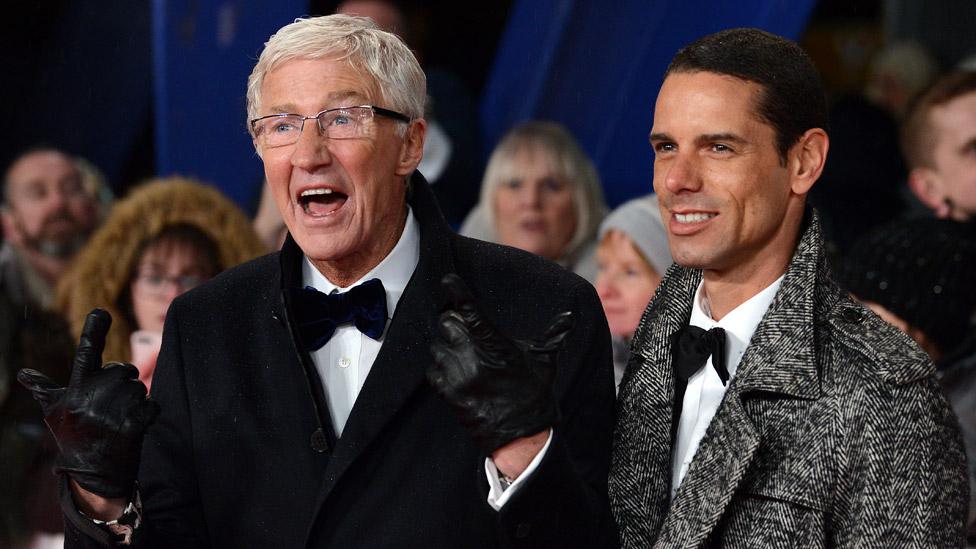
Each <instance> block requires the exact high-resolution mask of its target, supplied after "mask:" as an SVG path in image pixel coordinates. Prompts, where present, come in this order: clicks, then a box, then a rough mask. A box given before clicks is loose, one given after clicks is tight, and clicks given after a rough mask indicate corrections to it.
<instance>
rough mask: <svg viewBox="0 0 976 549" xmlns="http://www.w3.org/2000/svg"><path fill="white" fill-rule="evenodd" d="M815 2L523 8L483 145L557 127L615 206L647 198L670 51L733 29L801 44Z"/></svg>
mask: <svg viewBox="0 0 976 549" xmlns="http://www.w3.org/2000/svg"><path fill="white" fill-rule="evenodd" d="M814 4H815V2H814V0H740V1H738V2H715V1H713V0H689V1H682V2H674V1H663V0H654V1H648V0H615V1H613V2H598V1H596V0H518V1H517V2H516V3H515V5H514V7H513V9H512V13H511V15H510V17H509V20H508V26H507V28H506V29H505V33H504V35H503V36H502V40H501V42H500V44H499V49H498V54H497V56H496V58H495V64H494V67H493V69H492V72H491V75H490V78H489V80H488V84H487V85H486V87H485V91H484V94H483V97H482V102H481V123H482V131H483V136H484V139H483V142H484V143H485V146H486V147H489V148H490V147H492V146H493V145H494V144H495V143H497V142H498V140H499V138H500V137H501V136H502V135H503V134H504V133H505V132H506V131H507V130H508V129H509V128H511V127H512V126H513V125H514V124H516V123H518V122H520V121H523V120H527V119H544V120H555V121H557V122H560V123H562V124H564V125H566V126H567V127H568V128H569V129H570V131H572V132H573V134H574V135H575V136H576V138H577V139H578V140H579V141H580V143H581V145H582V146H583V148H584V149H585V150H586V151H587V152H588V153H589V154H590V155H591V156H592V157H593V160H594V162H595V163H596V166H597V169H598V171H599V172H600V176H601V178H602V179H603V186H604V189H605V190H606V194H607V200H608V201H609V202H610V204H611V205H616V204H619V203H620V202H622V201H624V200H626V199H628V198H632V197H634V196H637V195H640V194H645V193H648V192H650V190H651V164H652V162H653V156H652V154H651V149H650V146H649V145H648V142H647V135H648V132H649V131H650V128H651V125H652V118H653V110H654V101H655V98H656V97H657V90H658V88H659V87H660V86H661V76H662V74H663V73H664V70H665V69H666V68H667V64H668V62H669V61H670V59H671V57H672V56H673V55H674V53H675V52H676V51H677V50H678V49H679V48H681V47H682V46H684V45H686V44H688V43H689V42H691V41H693V40H694V39H696V38H698V37H701V36H703V35H705V34H709V33H711V32H715V31H718V30H722V29H726V28H733V27H759V28H762V29H765V30H767V31H770V32H773V33H776V34H780V35H783V36H787V37H790V38H793V39H796V38H797V37H798V36H799V34H800V32H801V31H802V30H803V28H804V26H805V25H806V21H807V18H808V17H809V15H810V12H811V10H812V9H813V6H814ZM487 152H488V151H486V153H487Z"/></svg>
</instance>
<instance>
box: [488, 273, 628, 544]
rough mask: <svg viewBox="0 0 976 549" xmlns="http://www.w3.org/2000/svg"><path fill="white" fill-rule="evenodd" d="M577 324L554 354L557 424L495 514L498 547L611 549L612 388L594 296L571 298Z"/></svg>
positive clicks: (588, 292) (580, 290) (584, 287)
mask: <svg viewBox="0 0 976 549" xmlns="http://www.w3.org/2000/svg"><path fill="white" fill-rule="evenodd" d="M574 310H575V312H576V319H577V320H576V324H575V326H574V328H573V331H572V332H571V334H570V336H569V337H568V338H567V344H566V347H565V348H564V349H563V351H562V352H561V356H560V359H559V360H560V363H559V374H558V376H557V381H556V394H557V398H558V399H559V406H560V416H561V417H560V423H559V425H557V426H556V427H555V429H554V430H553V440H552V443H551V445H550V447H549V450H548V452H547V453H546V455H545V457H544V458H543V460H542V462H541V463H540V465H539V468H538V469H536V470H535V472H534V473H533V474H532V476H531V477H530V478H529V479H527V482H526V484H525V485H524V486H523V487H522V488H521V490H519V492H518V493H517V494H515V495H514V496H513V497H512V499H511V500H510V501H509V502H508V503H506V505H505V506H504V507H503V508H502V510H501V512H500V513H499V515H500V516H499V528H500V533H499V534H500V539H501V546H502V547H527V548H528V547H616V545H617V541H616V530H615V527H614V522H613V518H612V516H611V514H610V506H609V500H608V497H607V476H608V474H609V467H610V449H611V441H612V437H613V418H614V389H613V360H612V356H611V347H610V333H609V330H608V328H607V322H606V318H605V316H604V314H603V309H602V307H601V306H600V302H599V300H598V299H597V297H596V292H595V291H594V290H593V288H592V287H591V286H590V285H589V284H580V285H579V286H577V291H576V292H575V309H574Z"/></svg>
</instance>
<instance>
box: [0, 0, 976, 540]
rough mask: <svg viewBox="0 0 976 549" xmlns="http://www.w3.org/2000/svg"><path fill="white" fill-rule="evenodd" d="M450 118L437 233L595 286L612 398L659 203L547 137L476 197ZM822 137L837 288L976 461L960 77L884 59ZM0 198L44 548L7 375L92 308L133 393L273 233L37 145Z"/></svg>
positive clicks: (661, 266) (26, 501)
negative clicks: (925, 387) (617, 183)
mask: <svg viewBox="0 0 976 549" xmlns="http://www.w3.org/2000/svg"><path fill="white" fill-rule="evenodd" d="M378 4H381V5H378ZM340 9H346V10H347V11H352V12H356V13H364V14H366V15H371V16H373V17H374V18H375V19H376V20H377V21H379V22H380V24H381V25H386V26H387V28H389V29H390V30H393V31H396V30H397V29H398V28H399V27H400V26H402V24H403V23H402V21H401V19H399V18H398V15H397V14H396V13H395V12H389V11H387V12H382V13H380V12H371V13H367V12H366V10H374V9H382V10H389V9H390V5H389V4H384V3H382V2H380V3H375V2H347V3H345V5H344V7H341V8H340ZM357 10H359V11H357ZM437 93H438V92H437V89H435V88H434V87H432V90H431V94H432V95H436V94H437ZM431 99H432V100H431V105H435V106H437V107H442V106H446V105H448V104H449V102H450V97H436V96H434V97H432V98H431ZM449 112H451V110H450V109H448V108H446V107H445V108H442V109H439V110H437V112H431V113H430V118H429V120H428V121H429V123H430V129H429V131H428V136H429V139H428V143H427V147H426V148H425V151H424V164H421V167H420V171H421V172H422V173H423V174H424V175H425V176H426V177H427V178H428V179H429V180H430V181H431V182H432V183H434V186H433V188H434V189H435V192H436V193H437V195H438V200H439V201H440V202H441V207H442V209H443V210H444V211H445V213H446V214H447V217H448V219H449V220H451V221H453V222H454V224H455V225H456V226H459V227H460V233H461V234H463V235H465V236H470V237H473V238H477V239H482V240H488V241H492V242H497V243H501V244H505V245H509V246H513V247H517V248H521V249H523V250H526V251H529V252H531V253H534V254H537V255H539V256H541V257H544V258H546V259H548V260H551V261H554V262H556V263H558V264H560V265H562V266H564V267H565V268H566V269H570V270H572V271H574V272H576V273H577V274H579V275H580V276H582V277H583V278H585V279H587V280H589V281H590V282H592V283H593V285H594V286H595V287H596V289H597V292H598V295H599V297H600V299H601V300H602V303H603V307H604V312H605V313H606V317H607V321H608V324H609V327H610V331H611V334H612V336H613V347H614V349H613V351H614V352H613V355H614V362H615V367H616V380H617V383H618V384H619V382H620V378H621V376H622V374H623V372H624V370H625V369H626V366H627V361H628V354H629V348H630V347H629V344H630V338H631V337H632V336H633V334H634V332H635V330H636V329H637V326H638V324H639V323H640V322H641V317H642V314H643V312H644V310H645V308H646V307H647V304H648V303H649V302H650V301H651V300H652V299H653V298H654V295H655V290H656V289H657V286H658V283H659V282H660V281H661V279H662V277H663V276H664V275H665V273H666V271H667V270H668V268H669V267H670V265H671V262H672V260H671V255H670V253H669V251H668V242H667V236H666V230H665V223H667V220H666V219H665V220H662V218H661V212H660V210H659V208H658V205H657V200H656V198H655V197H654V196H653V195H647V196H642V197H637V198H634V199H633V200H631V201H629V202H626V203H624V204H623V205H621V206H619V207H618V208H616V209H615V210H613V211H608V208H607V204H606V202H605V201H604V192H603V185H604V182H601V180H600V177H599V174H598V173H597V171H596V169H595V167H594V165H593V162H592V161H591V160H590V159H589V158H588V156H587V154H586V152H584V151H583V149H582V148H581V147H580V145H579V144H578V143H577V141H576V139H575V138H574V136H573V135H572V134H571V132H570V131H568V130H567V129H566V128H565V127H562V126H561V125H559V124H557V123H554V122H549V121H527V122H524V123H522V124H520V125H518V126H517V127H515V128H513V129H511V131H510V132H509V133H508V134H507V135H505V136H504V137H503V138H502V139H501V141H500V142H499V143H498V144H497V146H496V147H495V148H494V152H493V153H492V154H491V156H490V158H489V160H488V162H487V165H486V167H485V169H484V171H483V176H482V177H480V183H479V181H478V174H477V173H475V170H473V169H471V168H470V166H471V165H472V162H471V161H470V160H469V159H470V158H476V157H477V155H478V151H477V150H476V148H477V144H472V143H470V142H469V140H468V139H467V138H466V137H465V136H470V135H475V134H477V132H476V131H475V129H474V128H471V127H467V128H464V127H462V128H461V130H460V131H459V130H458V128H457V126H458V125H457V122H458V120H457V119H456V118H455V119H451V118H449V117H450V116H451V115H449V114H447V113H449ZM470 119H472V120H473V119H474V117H473V116H471V117H470ZM831 125H832V127H831V128H830V129H829V133H830V139H831V148H830V153H831V155H830V161H829V162H828V165H827V168H826V171H825V173H824V177H823V178H822V180H821V181H820V182H819V183H818V185H817V186H816V187H815V188H814V191H813V192H812V193H811V200H812V202H813V204H814V206H815V207H816V208H817V209H818V210H819V211H820V212H821V216H822V219H823V223H824V229H825V233H826V237H827V239H828V245H829V249H830V250H831V252H832V256H833V257H832V266H833V268H834V271H835V278H836V281H837V283H838V284H839V285H841V287H843V288H844V289H846V290H847V291H849V292H850V293H851V294H852V295H854V296H855V297H856V298H857V299H858V300H859V301H861V302H862V303H863V304H864V305H866V306H867V307H868V308H870V309H871V310H873V311H874V312H875V313H877V314H878V315H879V316H881V317H882V318H883V319H885V320H886V321H888V322H890V323H892V324H894V325H895V326H897V327H898V328H900V329H902V330H903V331H904V332H905V333H906V334H908V335H909V336H910V337H911V338H912V339H913V340H915V342H916V343H917V344H918V345H919V346H920V347H921V348H922V349H923V350H925V351H926V352H927V353H928V354H929V356H930V357H931V358H932V360H933V362H935V364H936V365H937V367H938V369H939V371H940V374H941V379H942V382H943V388H944V390H945V391H946V393H947V395H948V396H949V398H950V400H951V402H952V404H953V406H954V409H955V411H956V413H957V415H958V417H959V419H960V421H961V424H962V428H963V432H964V436H965V441H966V444H967V452H968V454H969V455H970V456H973V455H974V454H976V324H974V315H976V287H974V285H973V283H972V281H973V277H974V275H976V72H974V71H973V69H972V68H971V67H970V68H969V69H965V68H963V69H958V70H953V71H950V72H948V73H940V71H939V70H938V68H937V66H936V65H935V63H934V61H932V60H931V58H930V57H928V56H927V55H926V54H925V52H924V51H923V50H921V49H920V48H919V47H918V46H914V45H899V46H898V47H897V48H890V49H889V50H886V52H885V53H884V55H882V56H879V58H878V60H877V62H876V63H875V66H874V69H873V71H872V75H871V81H870V84H869V86H868V87H867V89H866V90H865V91H864V93H863V94H859V95H852V96H845V97H840V98H836V100H835V101H833V108H832V112H831ZM606 183H607V184H612V182H606ZM2 185H3V187H2V209H0V219H2V227H3V240H2V248H0V468H3V470H4V471H5V474H4V475H0V483H2V484H3V485H0V546H4V547H16V546H26V544H28V543H34V544H35V545H34V546H36V547H42V546H44V545H43V543H45V540H49V539H50V540H55V543H56V540H57V535H58V532H59V531H60V530H61V528H62V526H61V514H60V510H59V508H58V505H57V486H56V484H55V479H54V476H53V475H52V474H51V467H52V463H53V462H52V460H53V458H54V456H55V455H56V451H57V448H56V447H55V445H54V443H53V441H52V439H51V438H50V435H49V434H48V431H47V429H46V428H45V426H44V423H43V418H42V417H41V415H40V411H39V408H38V407H37V405H36V404H35V403H34V402H33V401H32V400H31V397H30V394H29V393H28V392H27V391H26V390H25V389H23V388H22V387H20V386H19V385H18V384H17V383H16V381H15V379H14V376H15V373H16V372H17V370H19V369H20V368H24V367H30V368H34V369H36V370H39V371H42V372H44V373H47V374H48V375H49V376H51V377H52V379H54V380H57V381H60V382H61V383H64V382H65V381H66V379H67V376H68V373H69V372H70V369H71V364H72V354H73V348H74V341H76V339H77V337H78V335H79V333H80V331H81V327H82V323H83V321H84V318H85V315H86V314H87V313H88V312H89V311H90V310H91V309H92V308H94V307H101V308H103V309H106V310H108V311H109V312H111V313H112V316H113V318H114V326H113V328H112V331H111V332H110V335H109V340H108V342H107V345H106V350H105V359H106V360H113V361H121V362H130V363H133V364H135V365H136V366H137V367H138V368H139V370H140V373H141V378H140V379H142V381H144V383H145V384H146V386H147V387H149V386H150V384H151V380H152V371H153V366H154V364H155V358H156V353H157V352H158V350H159V346H160V342H161V333H162V329H163V322H164V319H165V316H166V310H167V308H168V306H169V304H170V303H171V302H172V301H173V299H175V298H176V297H177V296H178V295H180V294H181V293H183V292H186V291H189V290H191V289H192V288H194V287H195V286H198V285H200V284H202V283H204V282H205V281H207V280H209V279H211V278H213V277H214V276H216V275H217V274H218V273H220V272H221V271H223V270H225V269H228V268H231V267H233V266H235V265H237V264H240V263H242V262H244V261H246V260H249V259H251V258H254V257H257V256H259V255H261V254H263V253H268V252H270V251H272V250H274V249H277V248H278V247H280V246H281V243H282V242H283V241H284V239H285V238H286V232H285V230H284V225H283V223H282V222H281V218H280V215H279V214H278V213H277V209H276V208H275V206H274V204H273V202H272V197H271V196H270V194H269V193H267V192H265V193H264V194H263V199H262V203H261V206H260V207H259V209H258V214H257V216H256V217H255V218H254V219H253V220H250V219H248V218H247V216H246V215H245V214H244V213H243V212H242V211H241V210H240V209H239V208H238V207H237V206H236V205H235V204H233V203H232V202H231V201H230V200H229V199H227V198H225V197H224V196H222V195H221V194H220V192H219V191H217V190H216V189H215V188H213V187H211V186H209V185H207V184H205V183H203V182H200V181H194V180H192V179H190V178H183V177H170V178H159V179H154V180H151V181H147V182H144V183H142V184H139V185H137V186H135V187H133V188H132V189H131V190H130V191H129V192H128V193H127V195H126V196H125V197H124V198H121V199H118V200H115V199H114V198H113V197H112V196H111V191H110V190H109V187H108V185H107V184H106V182H105V181H104V179H103V178H102V176H101V175H100V173H99V171H98V169H97V168H95V167H93V166H91V165H90V164H89V163H88V162H86V161H85V160H84V159H82V158H78V157H76V156H73V155H72V154H71V153H69V152H66V151H61V150H57V149H53V148H46V147H39V148H33V149H30V150H27V151H26V152H24V153H23V154H21V155H20V156H19V157H17V158H16V159H15V160H14V161H13V162H12V163H11V164H10V165H9V166H6V167H4V169H3V180H2ZM647 188H648V189H650V188H651V185H650V181H648V187H647ZM475 201H476V203H475ZM512 276H513V277H517V276H519V273H512ZM974 462H976V460H972V461H971V463H970V473H971V485H973V483H972V479H974V478H976V468H974V467H973V465H974ZM11 472H16V473H11ZM973 487H974V488H976V486H973ZM973 493H974V494H976V490H973ZM971 508H973V509H976V505H973V506H971ZM971 518H972V517H971Z"/></svg>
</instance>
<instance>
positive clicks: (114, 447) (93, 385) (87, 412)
mask: <svg viewBox="0 0 976 549" xmlns="http://www.w3.org/2000/svg"><path fill="white" fill-rule="evenodd" d="M111 324H112V317H111V316H110V315H109V314H108V313H107V312H106V311H104V310H102V309H95V310H93V311H92V312H91V313H89V314H88V318H86V319H85V327H84V329H82V331H81V340H80V341H79V343H78V351H77V353H75V361H74V366H73V367H72V369H71V378H70V380H69V381H68V386H67V387H59V386H58V385H56V384H55V383H54V382H52V381H51V379H50V378H48V377H47V376H45V375H44V374H42V373H40V372H38V371H37V370H30V369H23V370H21V371H20V372H18V373H17V379H18V380H19V381H20V383H21V384H23V385H24V386H25V387H27V388H28V389H30V391H31V393H32V394H33V396H34V399H35V400H37V401H38V402H39V403H40V404H41V409H42V410H43V412H44V421H45V422H46V423H47V426H48V428H50V429H51V432H52V433H54V438H55V439H56V440H57V442H58V448H59V449H60V453H59V454H58V458H57V460H56V461H55V470H56V471H58V472H61V473H67V474H68V475H69V476H70V477H71V478H72V479H74V481H75V482H77V483H78V484H79V485H81V487H82V488H84V489H85V490H88V491H89V492H92V493H94V494H97V495H99V496H102V497H106V498H121V497H126V498H127V497H130V496H131V495H132V490H133V487H134V485H135V480H136V472H137V471H138V469H139V454H140V452H141V451H142V437H143V434H144V433H145V432H146V428H148V427H149V425H150V424H151V423H152V422H153V421H154V420H155V419H156V416H157V415H158V414H159V405H158V404H156V403H155V402H153V401H151V400H149V399H148V398H146V386H145V385H143V384H142V382H140V381H139V371H138V370H136V368H135V366H133V365H131V364H122V363H119V362H113V363H109V364H106V365H105V367H104V368H103V367H102V349H104V348H105V334H107V333H108V328H109V326H111Z"/></svg>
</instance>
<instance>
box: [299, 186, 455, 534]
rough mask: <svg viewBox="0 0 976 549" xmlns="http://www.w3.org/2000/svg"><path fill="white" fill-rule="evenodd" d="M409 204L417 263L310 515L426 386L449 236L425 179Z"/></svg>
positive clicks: (449, 263) (449, 259)
mask: <svg viewBox="0 0 976 549" xmlns="http://www.w3.org/2000/svg"><path fill="white" fill-rule="evenodd" d="M410 205H411V207H412V208H413V211H414V216H415V217H416V218H417V221H418V224H419V225H420V261H419V263H418V264H417V268H416V270H415V271H414V273H413V275H412V276H411V278H410V282H409V283H408V284H407V287H406V288H405V289H404V292H403V295H402V296H401V297H400V302H399V303H398V304H397V308H396V312H395V313H394V316H393V319H392V321H391V322H390V326H389V327H388V328H387V333H386V336H385V338H384V341H383V346H382V347H381V348H380V352H379V354H378V355H377V357H376V361H375V362H374V363H373V366H372V368H371V369H370V372H369V375H368V376H367V377H366V381H365V383H364V384H363V388H362V389H361V390H360V392H359V396H358V397H357V398H356V402H355V404H354V405H353V409H352V411H351V412H350V414H349V419H348V420H347V422H346V425H345V428H344V429H343V433H342V436H341V437H340V438H339V439H338V441H337V442H336V446H335V451H334V453H333V455H332V458H331V459H330V460H329V465H328V467H327V468H326V472H325V477H324V479H323V480H322V487H321V489H320V491H319V494H320V495H319V500H318V502H317V504H316V512H315V515H317V514H318V512H319V511H318V510H319V509H321V506H322V505H323V504H324V503H325V501H326V500H327V498H328V497H329V494H330V493H331V492H332V490H333V489H334V488H335V486H336V484H337V483H338V482H339V481H340V480H341V479H342V476H343V474H344V473H345V472H346V471H347V470H348V469H349V467H350V466H352V465H353V464H354V463H355V461H356V460H357V459H358V458H359V457H360V456H362V455H363V453H364V452H366V451H367V450H368V449H369V447H370V443H371V442H372V441H373V440H375V439H376V437H378V436H381V434H382V431H383V428H384V426H385V425H386V424H387V423H388V422H389V421H390V420H391V419H392V418H393V417H394V416H396V414H397V413H398V412H399V410H400V408H401V407H402V406H403V404H404V403H405V402H406V400H407V399H408V398H409V397H410V395H412V394H413V393H414V392H415V391H417V390H418V389H419V388H420V387H422V386H424V385H425V384H426V377H425V376H426V370H427V366H428V365H429V364H430V362H431V355H430V342H431V337H432V335H433V333H434V329H435V322H436V320H437V317H438V314H439V312H440V309H439V307H440V305H441V304H443V303H444V302H445V301H446V297H445V295H444V291H443V290H442V289H441V287H440V280H441V278H443V276H444V275H445V274H447V273H448V272H452V271H453V270H454V263H453V256H452V254H451V238H452V233H451V231H450V229H449V228H448V226H447V223H446V222H445V221H444V218H443V216H442V215H441V213H440V210H439V209H438V208H437V205H436V203H435V202H434V198H433V194H432V193H431V191H430V188H429V187H428V186H427V183H426V181H424V180H423V178H422V177H421V176H420V175H419V174H416V173H415V175H414V178H413V189H412V196H411V199H410Z"/></svg>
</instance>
